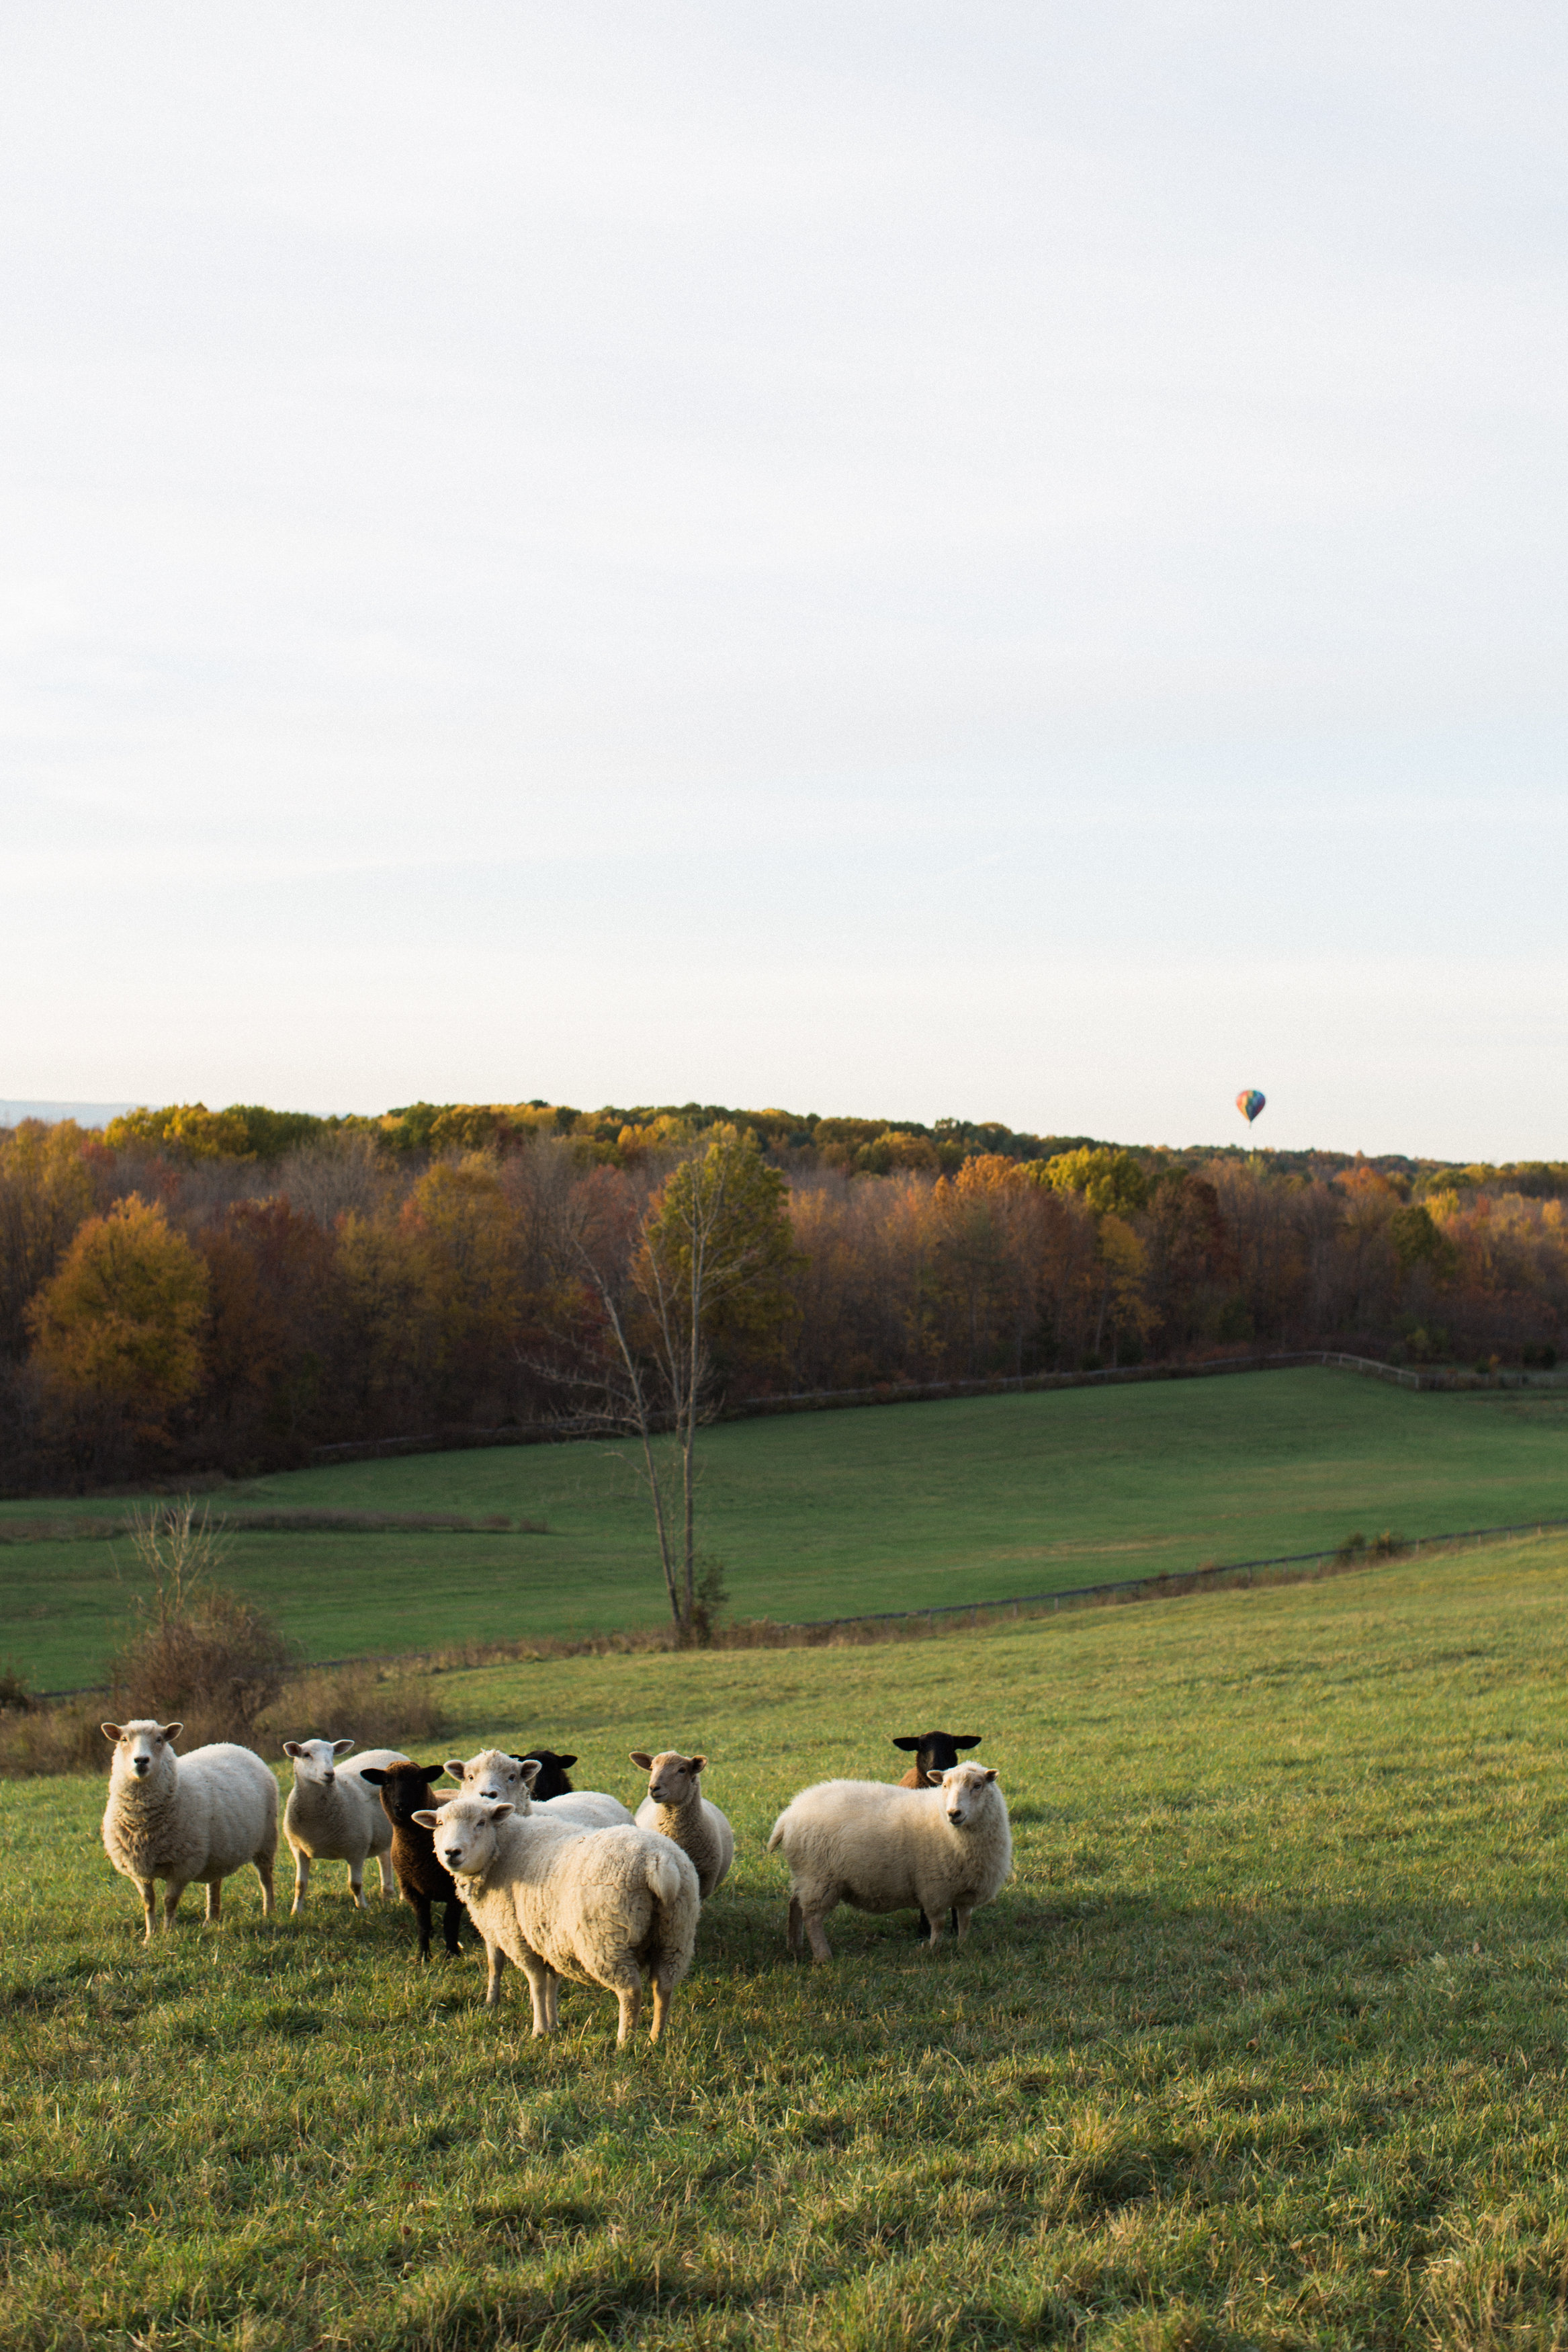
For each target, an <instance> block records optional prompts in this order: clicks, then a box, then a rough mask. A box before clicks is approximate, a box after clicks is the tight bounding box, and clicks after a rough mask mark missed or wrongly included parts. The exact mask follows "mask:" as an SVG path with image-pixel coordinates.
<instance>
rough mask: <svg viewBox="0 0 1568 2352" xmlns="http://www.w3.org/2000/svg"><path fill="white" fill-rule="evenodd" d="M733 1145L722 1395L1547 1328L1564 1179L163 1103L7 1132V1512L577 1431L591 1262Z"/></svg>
mask: <svg viewBox="0 0 1568 2352" xmlns="http://www.w3.org/2000/svg"><path fill="white" fill-rule="evenodd" d="M724 1138H728V1139H730V1143H729V1145H728V1146H727V1147H726V1148H727V1149H730V1148H733V1150H735V1151H737V1152H738V1153H740V1155H741V1157H742V1159H744V1160H747V1161H755V1163H756V1165H757V1166H758V1169H760V1170H762V1171H767V1180H768V1185H770V1186H771V1187H772V1191H771V1192H767V1187H766V1186H765V1187H764V1188H763V1192H759V1193H758V1198H759V1199H762V1198H763V1196H764V1194H766V1201H765V1206H766V1207H767V1213H768V1216H772V1215H774V1213H775V1207H776V1212H777V1218H778V1221H779V1234H778V1236H776V1237H775V1240H774V1241H770V1242H769V1244H768V1249H769V1256H768V1265H769V1274H768V1290H767V1306H766V1312H763V1311H761V1310H760V1308H759V1309H758V1311H757V1312H754V1313H748V1312H747V1311H745V1301H744V1300H740V1301H735V1302H732V1303H731V1305H730V1307H729V1308H728V1309H727V1312H726V1314H724V1315H722V1316H720V1317H719V1318H717V1319H716V1324H715V1338H714V1343H713V1344H714V1349H715V1351H716V1352H715V1359H714V1362H713V1365H712V1368H711V1374H712V1387H713V1392H714V1393H715V1394H722V1395H723V1396H724V1397H725V1398H727V1401H728V1402H731V1403H740V1404H744V1403H745V1402H747V1401H748V1400H754V1399H758V1398H760V1397H763V1396H767V1395H777V1394H781V1393H791V1392H799V1391H809V1390H818V1389H829V1390H831V1389H842V1388H860V1387H865V1386H869V1385H873V1384H876V1383H879V1382H884V1381H886V1382H898V1381H934V1380H956V1379H967V1378H976V1377H983V1376H988V1375H995V1374H1004V1375H1005V1374H1017V1373H1027V1372H1032V1371H1040V1370H1077V1369H1081V1368H1084V1367H1092V1366H1095V1365H1099V1364H1113V1363H1129V1362H1137V1361H1141V1360H1152V1359H1158V1360H1164V1359H1180V1358H1189V1359H1190V1358H1196V1357H1202V1356H1204V1355H1212V1354H1225V1353H1235V1352H1236V1351H1237V1350H1239V1349H1244V1348H1248V1347H1259V1348H1278V1349H1286V1348H1299V1347H1308V1346H1318V1345H1333V1346H1336V1347H1349V1348H1354V1349H1360V1350H1363V1351H1365V1352H1375V1353H1379V1354H1383V1355H1386V1356H1389V1357H1392V1358H1394V1359H1395V1360H1416V1361H1435V1360H1448V1359H1454V1360H1462V1361H1465V1362H1475V1361H1478V1360H1479V1361H1483V1362H1490V1361H1491V1360H1493V1359H1494V1358H1495V1359H1497V1360H1500V1361H1503V1362H1511V1363H1517V1362H1521V1361H1522V1362H1526V1363H1537V1364H1543V1363H1546V1362H1549V1361H1552V1360H1554V1355H1555V1350H1556V1349H1557V1348H1558V1347H1559V1346H1560V1345H1562V1343H1563V1331H1564V1329H1565V1328H1568V1231H1565V1228H1564V1222H1563V1196H1564V1195H1568V1169H1565V1168H1563V1167H1562V1166H1559V1165H1556V1164H1547V1163H1540V1164H1537V1165H1533V1166H1531V1167H1528V1168H1514V1169H1502V1170H1499V1169H1495V1168H1468V1169H1458V1168H1454V1167H1445V1166H1442V1165H1441V1164H1439V1163H1434V1162H1409V1161H1393V1160H1385V1161H1381V1162H1368V1161H1364V1160H1349V1159H1347V1158H1345V1157H1344V1156H1343V1155H1337V1156H1336V1155H1321V1154H1301V1155H1283V1154H1270V1153H1266V1152H1255V1151H1247V1150H1233V1151H1222V1152H1207V1153H1204V1152H1177V1151H1167V1150H1125V1149H1122V1148H1119V1147H1116V1146H1113V1145H1110V1144H1105V1143H1097V1142H1095V1141H1093V1140H1092V1139H1077V1138H1051V1137H1045V1138H1042V1137H1033V1136H1023V1135H1019V1134H1016V1133H1014V1132H1012V1131H1011V1130H1009V1129H1006V1128H1002V1127H999V1126H995V1125H979V1126H967V1125H965V1124H964V1123H962V1122H959V1121H956V1120H954V1121H945V1122H941V1123H939V1124H937V1125H936V1126H935V1127H933V1128H930V1129H926V1128H923V1127H920V1126H917V1125H915V1124H913V1123H905V1124H890V1123H888V1122H885V1121H880V1120H873V1119H864V1120H853V1119H822V1118H796V1117H794V1116H793V1115H792V1114H789V1113H785V1112H782V1111H763V1112H735V1113H727V1112H725V1110H724V1109H723V1108H722V1107H719V1106H712V1105H707V1106H705V1105H685V1106H679V1107H674V1108H668V1107H667V1108H642V1109H633V1110H627V1111H622V1110H617V1109H610V1110H603V1111H599V1112H594V1113H584V1112H580V1111H576V1110H573V1109H570V1108H564V1107H560V1106H553V1105H549V1104H544V1103H528V1104H522V1105H502V1106H461V1105H458V1106H454V1105H446V1106H432V1105H428V1104H420V1105H414V1106H412V1107H409V1108H404V1109H402V1110H399V1111H394V1112H390V1113H388V1114H387V1115H386V1116H385V1118H380V1119H340V1120H323V1119H317V1118H310V1117H308V1115H306V1114H303V1113H298V1114H296V1113H286V1112H275V1111H271V1110H267V1109H265V1108H258V1107H255V1106H236V1107H233V1108H229V1109H226V1110H222V1111H216V1112H214V1111H209V1110H207V1109H205V1108H204V1107H203V1106H201V1105H186V1106H177V1107H170V1108H163V1109H160V1110H147V1111H137V1112H134V1113H132V1114H131V1115H130V1116H129V1117H127V1118H121V1119H118V1120H116V1121H115V1122H114V1123H113V1124H112V1125H111V1126H110V1128H109V1129H106V1130H105V1131H104V1132H103V1133H101V1134H99V1133H95V1132H92V1131H89V1130H84V1129H79V1128H78V1127H76V1126H74V1125H73V1124H72V1123H71V1122H69V1121H65V1122H62V1123H60V1124H58V1125H56V1126H45V1125H42V1124H39V1123H37V1122H28V1123H26V1124H25V1125H23V1126H22V1127H19V1128H17V1129H14V1130H5V1129H0V1464H3V1478H4V1485H5V1489H6V1491H8V1492H11V1493H19V1492H36V1491H42V1490H44V1489H47V1488H65V1487H79V1486H89V1485H93V1484H104V1483H110V1482H113V1481H116V1480H120V1479H125V1478H128V1477H131V1476H133V1475H171V1476H179V1475H189V1474H191V1473H193V1472H194V1471H197V1470H202V1469H213V1470H226V1471H230V1472H246V1471H250V1470H254V1469H256V1468H258V1467H260V1466H263V1465H286V1464H290V1463H298V1462H300V1461H303V1460H305V1459H307V1458H308V1455H309V1454H310V1451H311V1449H312V1448H313V1447H315V1446H319V1445H323V1444H336V1443H344V1442H350V1441H354V1440H363V1439H371V1438H379V1437H389V1436H401V1435H408V1434H423V1433H438V1432H441V1431H453V1432H455V1431H457V1430H460V1429H464V1428H471V1427H484V1428H497V1427H500V1426H503V1425H506V1424H507V1423H537V1422H538V1421H541V1420H549V1419H551V1418H570V1416H572V1415H573V1414H574V1413H575V1412H577V1411H578V1410H579V1408H580V1404H581V1400H582V1396H583V1393H584V1378H585V1374H584V1367H585V1365H586V1366H589V1367H591V1364H592V1361H593V1359H594V1353H595V1350H596V1349H602V1348H606V1347H608V1345H609V1337H608V1328H607V1327H606V1326H605V1324H604V1321H603V1302H604V1301H605V1300H607V1299H609V1298H610V1297H612V1295H613V1285H610V1286H606V1281H605V1278H604V1276H605V1268H606V1266H607V1265H608V1264H609V1263H610V1261H611V1260H612V1259H613V1258H614V1256H615V1254H616V1252H617V1251H619V1252H621V1253H622V1256H624V1255H625V1254H626V1253H627V1252H628V1251H632V1250H634V1249H635V1248H636V1247H637V1246H638V1245H639V1244H638V1243H637V1239H636V1237H637V1235H638V1234H642V1233H645V1232H646V1231H647V1230H649V1229H650V1228H649V1226H648V1220H649V1217H650V1215H651V1214H653V1213H656V1211H657V1206H658V1203H659V1202H660V1200H661V1198H662V1197H663V1196H664V1192H665V1191H666V1190H667V1188H668V1187H669V1186H670V1185H671V1184H672V1182H674V1181H677V1171H680V1170H682V1169H683V1168H684V1167H686V1166H687V1165H688V1164H689V1163H691V1162H692V1161H693V1160H694V1157H697V1158H700V1157H701V1156H702V1155H703V1154H704V1153H705V1152H706V1153H708V1154H710V1155H711V1154H712V1153H713V1152H714V1151H715V1150H716V1149H717V1146H716V1139H724ZM737 1164H739V1163H738V1162H737ZM768 1203H772V1204H774V1205H768ZM775 1243H776V1245H775ZM596 1302H597V1303H596ZM632 1337H633V1340H634V1341H635V1334H634V1333H633V1335H632ZM569 1375H570V1376H569Z"/></svg>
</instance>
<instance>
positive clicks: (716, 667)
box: [0, 0, 1568, 1158]
mask: <svg viewBox="0 0 1568 2352" xmlns="http://www.w3.org/2000/svg"><path fill="white" fill-rule="evenodd" d="M1565 113H1568V19H1564V16H1563V12H1562V10H1561V8H1560V7H1558V6H1555V5H1553V6H1551V7H1548V6H1546V5H1540V6H1529V5H1510V0H1491V5H1487V6H1485V7H1482V6H1480V5H1474V6H1445V5H1441V0H1422V5H1419V6H1416V5H1409V6H1394V5H1388V6H1378V5H1372V6H1370V7H1369V6H1368V5H1366V0H1358V5H1354V6H1351V5H1333V0H1330V5H1322V0H1319V5H1313V6H1312V7H1311V8H1307V9H1284V8H1281V7H1279V6H1278V5H1246V6H1242V5H1183V0H1167V4H1166V5H1146V6H1140V5H1124V0H1107V5H1101V6H1096V7H1092V8H1085V7H1083V6H1082V5H1074V6H1068V5H1056V0H1021V5H990V0H950V5H942V6H933V5H919V0H904V5H867V4H866V0H831V5H810V0H790V4H789V5H766V0H747V5H746V6H744V7H737V6H735V5H733V0H727V5H712V6H700V5H686V6H681V5H661V4H660V0H635V5H632V0H625V4H624V5H598V0H559V5H533V0H505V4H504V5H487V0H465V5H461V6H452V7H447V8H444V9H433V8H430V7H428V6H423V5H422V6H418V7H414V6H411V5H399V0H375V5H373V6H371V5H365V6H354V5H342V0H311V5H308V6H303V5H287V0H269V5H267V6H266V7H256V6H245V5H238V6H230V7H224V8H222V9H215V8H214V7H213V6H212V5H210V0H203V5H199V6H198V5H159V6H157V7H150V6H147V5H141V0H114V5H112V6H108V5H105V6H95V5H90V0H78V5H72V6H70V7H68V8H60V7H54V6H49V7H46V6H44V5H40V0H32V5H27V0H24V5H20V6H18V7H16V8H14V9H13V10H12V11H11V12H10V15H9V16H8V19H7V29H6V34H5V43H4V72H3V75H0V191H3V218H0V394H3V399H4V409H5V452H6V456H5V466H4V467H3V469H0V651H3V656H4V682H3V695H4V701H3V709H4V720H3V724H4V758H5V775H4V780H3V800H4V826H5V886H4V892H3V896H0V908H3V910H4V912H3V918H0V988H3V991H4V1003H5V1023H4V1038H3V1045H4V1051H3V1055H0V1090H3V1091H4V1092H5V1094H7V1095H9V1096H14V1097H27V1096H37V1097H89V1098H101V1099H120V1098H125V1097H131V1098H137V1099H148V1100H152V1101H155V1102H157V1101H166V1100H171V1099H183V1098H193V1097H203V1098H204V1099H205V1100H207V1101H208V1102H209V1103H220V1102H225V1101H229V1100H232V1099H235V1098H243V1099H256V1098H259V1099H262V1100H267V1101H271V1102H274V1103H277V1104H283V1105H294V1106H301V1107H307V1108H319V1109H329V1108H358V1109H372V1108H381V1107H382V1106H384V1105H386V1104H388V1103H393V1102H403V1101H406V1100H408V1099H410V1098H412V1097H421V1096H423V1097H433V1098H436V1099H449V1098H458V1099H483V1100H489V1099H497V1098H507V1099H509V1098H513V1097H522V1096H543V1097H548V1098H550V1099H565V1100H568V1101H571V1102H575V1103H578V1104H581V1105H585V1106H587V1105H593V1104H597V1103H599V1102H602V1101H605V1100H614V1101H622V1102H627V1101H637V1100H640V1101H653V1100H668V1099H675V1100H681V1099H685V1098H687V1097H699V1098H702V1099H710V1100H711V1099H717V1100H727V1101H732V1102H740V1103H750V1104H758V1105H760V1104H763V1103H779V1104H785V1105H788V1106H790V1107H792V1108H797V1109H800V1110H818V1111H822V1112H828V1111H832V1110H853V1111H858V1112H866V1113H876V1112H883V1113H889V1114H894V1115H904V1116H909V1117H915V1118H936V1117H939V1116H942V1115H945V1114H956V1115H961V1116H967V1117H974V1118H981V1117H990V1118H1003V1119H1006V1120H1007V1121H1009V1123H1010V1124H1011V1125H1014V1126H1019V1127H1030V1128H1036V1129H1046V1130H1053V1131H1057V1132H1067V1131H1087V1132H1091V1133H1095V1134H1101V1135H1109V1136H1114V1137H1117V1138H1119V1139H1125V1140H1130V1141H1168V1142H1175V1143H1183V1142H1190V1141H1195V1140H1233V1139H1240V1138H1241V1137H1242V1136H1243V1135H1244V1134H1245V1132H1246V1130H1245V1129H1244V1127H1243V1126H1242V1123H1241V1121H1240V1120H1239V1118H1238V1116H1237V1114H1236V1112H1235V1110H1234V1109H1233V1108H1232V1098H1233V1097H1234V1096H1235V1094H1236V1091H1237V1089H1238V1088H1239V1087H1243V1086H1249V1085H1256V1086H1260V1087H1262V1088H1263V1089H1264V1090H1265V1092H1266V1093H1267V1094H1268V1096H1269V1097H1270V1108H1269V1109H1268V1111H1267V1112H1266V1113H1265V1114H1264V1117H1263V1118H1262V1119H1261V1120H1260V1123H1259V1126H1258V1128H1257V1129H1256V1130H1255V1131H1254V1132H1255V1136H1256V1139H1257V1140H1259V1141H1260V1142H1263V1141H1269V1142H1273V1143H1279V1144H1300V1143H1308V1142H1317V1143H1322V1144H1325V1145H1335V1146H1342V1147H1345V1148H1355V1147H1357V1146H1360V1147H1363V1148H1364V1149H1366V1150H1409V1151H1421V1152H1432V1153H1438V1154H1441V1155H1443V1156H1458V1157H1463V1158H1470V1157H1475V1156H1484V1157H1488V1158H1500V1157H1506V1156H1515V1155H1527V1154H1528V1155H1535V1154H1551V1155H1564V1154H1568V1096H1565V1091H1564V1085H1563V1077H1564V1064H1565V1059H1568V1055H1565V1047H1568V945H1565V941H1564V937H1563V919H1562V913H1561V904H1560V902H1561V898H1562V887H1563V873H1564V863H1565V861H1564V850H1565V847H1568V795H1565V793H1564V789H1563V782H1564V765H1565V753H1568V671H1565V665H1564V660H1563V642H1564V635H1565V625H1568V577H1565V569H1564V551H1565V541H1568V532H1565V524H1568V512H1565V509H1568V381H1565V373H1564V343H1565V340H1568V338H1565V316H1568V313H1565V306H1564V276H1565V262H1568V189H1565V178H1568V162H1565V156H1568V145H1565V141H1564V134H1563V122H1564V119H1565Z"/></svg>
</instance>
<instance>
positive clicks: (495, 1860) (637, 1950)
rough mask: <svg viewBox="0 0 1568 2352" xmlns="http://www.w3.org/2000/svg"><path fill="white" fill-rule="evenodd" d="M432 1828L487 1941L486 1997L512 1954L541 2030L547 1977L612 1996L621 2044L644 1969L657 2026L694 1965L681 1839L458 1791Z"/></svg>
mask: <svg viewBox="0 0 1568 2352" xmlns="http://www.w3.org/2000/svg"><path fill="white" fill-rule="evenodd" d="M433 1827H434V1836H435V1851H436V1855H437V1858H438V1859H439V1860H440V1861H441V1862H442V1863H443V1864H444V1866H445V1868H446V1869H447V1870H449V1871H450V1872H451V1873H452V1875H453V1877H454V1879H455V1881H456V1884H457V1889H458V1893H459V1894H460V1895H462V1897H463V1901H464V1904H465V1907H466V1909H467V1912H468V1915H469V1916H470V1918H471V1919H472V1920H473V1921H474V1924H475V1926H476V1927H477V1928H478V1929H479V1932H480V1934H481V1935H482V1936H483V1937H484V1938H485V1948H486V1952H487V1953H488V1955H489V1957H490V1978H489V1984H488V1987H487V1990H486V2002H487V2003H489V2004H491V2005H494V2003H495V2002H496V2000H497V1999H498V1998H499V1981H500V1974H501V1967H502V1965H503V1963H504V1961H506V1960H508V1959H509V1960H511V1961H512V1962H513V1964H514V1966H516V1967H517V1968H520V1969H523V1970H524V1971H525V1973H526V1974H527V1976H528V1982H529V1989H530V1990H531V1991H532V1992H533V1995H534V2031H535V2032H536V2033H538V2032H549V2029H550V2026H551V2025H553V2023H554V2001H553V1997H552V1989H551V1988H549V1986H548V1985H547V1983H546V1981H545V1980H546V1979H547V1978H554V1977H566V1978H569V1979H570V1980H571V1981H572V1982H573V1983H576V1984H588V1985H601V1986H603V1987H604V1988H605V1989H606V1990H609V1991H612V1992H613V1993H615V1995H616V1996H617V1998H618V1999H619V2000H620V2001H621V2014H622V2031H621V2037H620V2038H621V2039H622V2041H624V2040H625V2039H626V2037H627V2034H628V2033H629V2032H630V2031H631V2026H632V2023H633V2022H634V2021H635V2018H636V2012H637V2001H638V1998H639V1996H640V1994H641V1990H642V1980H643V1976H644V1975H648V1976H650V1977H652V1979H653V1983H654V1989H655V1995H656V2016H655V2024H656V2025H657V2023H658V2021H659V2018H658V2013H657V2012H658V2011H660V2010H662V2006H663V2004H664V2003H666V2002H667V2001H668V2000H669V1998H670V1995H671V1994H672V1993H673V1992H674V1990H675V1987H676V1986H677V1985H678V1984H679V1983H680V1982H681V1979H683V1978H684V1977H685V1973H686V1970H687V1969H689V1968H690V1966H691V1962H692V1954H693V1952H694V1950H695V1946H696V1928H697V1915H698V1912H699V1910H700V1907H701V1899H700V1897H699V1895H698V1894H697V1880H696V1873H695V1870H694V1869H693V1868H692V1865H691V1864H690V1863H689V1862H688V1861H687V1859H686V1857H685V1854H684V1853H682V1852H681V1851H680V1848H679V1847H678V1846H673V1845H672V1844H671V1843H670V1842H669V1840H668V1839H667V1838H662V1837H653V1836H650V1835H649V1833H648V1832H646V1831H644V1830H639V1829H635V1828H616V1829H604V1830H580V1829H572V1828H570V1827H569V1826H568V1825H567V1824H566V1823H565V1822H559V1821H551V1820H549V1818H548V1817H547V1816H545V1815H544V1814H543V1813H541V1812H539V1811H531V1812H527V1813H524V1812H520V1811H513V1810H511V1809H509V1808H508V1807H507V1806H505V1805H500V1806H496V1805H490V1804H488V1803H486V1801H485V1800H484V1799H482V1798H476V1797H455V1798H453V1799H452V1800H451V1801H450V1802H449V1803H447V1804H444V1805H443V1806H442V1807H441V1808H440V1810H439V1811H438V1812H436V1814H435V1815H434V1823H433Z"/></svg>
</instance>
